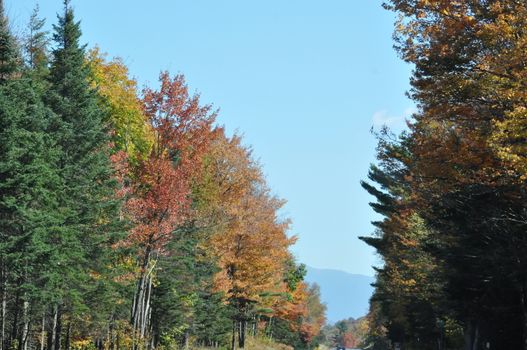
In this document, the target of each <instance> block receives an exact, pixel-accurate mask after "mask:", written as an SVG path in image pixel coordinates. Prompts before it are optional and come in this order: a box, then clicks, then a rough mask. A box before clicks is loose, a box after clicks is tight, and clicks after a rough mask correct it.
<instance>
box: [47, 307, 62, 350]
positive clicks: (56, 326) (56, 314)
mask: <svg viewBox="0 0 527 350" xmlns="http://www.w3.org/2000/svg"><path fill="white" fill-rule="evenodd" d="M60 333H61V315H60V306H59V304H55V307H54V311H53V329H52V336H51V339H52V342H51V343H52V345H51V346H52V348H51V349H49V350H60Z"/></svg>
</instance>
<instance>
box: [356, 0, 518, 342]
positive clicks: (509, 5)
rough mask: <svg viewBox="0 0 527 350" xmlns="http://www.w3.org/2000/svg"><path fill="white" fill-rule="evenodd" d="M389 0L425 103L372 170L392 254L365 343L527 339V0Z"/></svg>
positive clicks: (381, 245) (374, 240)
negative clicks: (526, 185) (526, 0)
mask: <svg viewBox="0 0 527 350" xmlns="http://www.w3.org/2000/svg"><path fill="white" fill-rule="evenodd" d="M384 6H385V7H386V9H387V10H390V11H393V13H394V14H395V15H396V17H397V18H398V20H397V23H396V26H395V34H394V38H395V47H396V50H397V52H398V53H399V55H400V57H401V58H402V59H403V60H405V61H406V62H408V63H409V64H411V65H412V67H413V73H412V76H411V80H410V83H411V90H410V91H409V92H408V95H409V97H410V98H411V99H412V100H413V101H414V102H415V104H416V106H417V112H416V113H414V115H413V116H412V118H411V119H410V120H409V121H408V123H407V129H406V131H404V132H402V133H401V134H399V135H394V134H393V133H392V132H390V131H389V130H387V129H384V130H382V131H380V132H379V133H378V138H379V143H378V149H377V158H378V161H377V163H376V164H375V165H373V166H371V169H370V171H369V176H368V177H369V179H368V180H367V181H364V182H363V183H362V185H363V187H364V189H365V190H366V191H368V192H369V193H370V194H371V195H372V196H373V197H374V199H375V200H374V202H373V203H371V207H372V208H373V209H374V210H375V211H376V212H377V213H379V214H380V219H379V220H377V221H376V222H374V223H373V224H374V226H375V228H376V230H375V232H374V234H373V235H372V236H370V237H363V238H362V239H363V240H364V241H365V242H366V243H367V244H369V245H370V246H373V247H374V248H375V249H376V251H377V252H378V254H379V255H380V256H381V257H382V259H383V262H384V264H383V266H381V267H379V268H377V279H376V283H375V293H374V296H373V298H372V299H371V302H370V312H369V315H368V322H369V331H368V335H367V337H366V339H365V345H366V346H367V347H366V346H365V348H368V349H391V348H393V347H398V348H400V349H421V350H422V349H465V350H479V349H527V234H526V233H527V192H526V187H525V184H526V179H527V147H526V146H527V142H526V141H527V89H526V84H527V56H526V52H527V3H526V2H525V1H516V0H459V1H455V0H451V1H445V0H391V1H387V2H386V4H385V5H384ZM397 343H398V345H396V344H397Z"/></svg>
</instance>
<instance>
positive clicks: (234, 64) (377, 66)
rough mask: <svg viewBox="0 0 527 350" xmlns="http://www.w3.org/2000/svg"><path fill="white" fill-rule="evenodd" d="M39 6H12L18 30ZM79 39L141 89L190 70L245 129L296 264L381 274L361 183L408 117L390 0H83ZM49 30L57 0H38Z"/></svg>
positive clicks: (225, 116) (14, 0) (18, 0)
mask: <svg viewBox="0 0 527 350" xmlns="http://www.w3.org/2000/svg"><path fill="white" fill-rule="evenodd" d="M35 3H36V2H35V0H5V7H6V11H7V13H8V15H9V16H10V18H11V20H12V26H13V28H14V30H15V32H17V33H21V32H23V31H24V28H25V24H26V23H27V18H28V17H29V14H30V13H31V10H32V8H33V7H34V5H35ZM72 3H73V6H74V8H75V11H76V16H77V18H78V19H80V20H81V21H82V29H83V33H84V36H83V38H82V40H83V42H85V43H87V44H88V45H89V46H90V47H91V46H94V45H98V46H99V47H100V48H101V49H102V50H103V51H106V52H108V53H109V54H110V55H111V56H120V57H122V58H123V59H124V61H125V62H126V63H127V64H128V65H129V67H130V71H131V73H132V74H133V75H134V76H135V77H136V78H137V80H138V81H139V82H140V83H141V84H147V83H150V84H152V85H155V84H156V81H157V76H158V74H159V71H160V70H165V69H168V70H170V71H171V72H173V73H183V74H185V76H186V77H187V81H188V83H189V86H190V88H191V90H195V91H197V92H199V93H201V96H202V101H203V102H205V103H212V104H214V105H215V106H216V107H219V108H220V109H221V113H220V117H219V123H221V124H225V126H226V127H227V130H228V131H229V132H234V131H235V130H239V132H241V133H243V134H244V135H245V137H244V139H245V142H246V143H247V144H250V145H252V146H253V148H254V154H255V156H256V157H257V158H259V159H260V161H261V163H262V164H263V167H264V170H265V173H266V174H267V178H268V182H269V184H270V186H271V187H272V189H273V190H274V192H275V193H276V194H277V195H279V196H280V197H282V198H285V199H287V201H288V204H287V206H286V207H285V209H284V211H283V214H284V215H285V216H289V217H290V218H291V219H292V220H293V227H292V230H291V233H292V234H297V235H298V236H299V241H298V243H297V244H296V245H295V247H294V249H293V250H294V252H295V254H296V256H297V257H298V259H299V260H300V261H301V262H304V263H306V264H308V265H311V266H314V267H319V268H334V269H339V270H344V271H347V272H351V273H361V274H367V275H372V274H373V270H372V269H371V265H375V264H377V265H378V264H379V261H378V259H377V258H376V257H375V255H374V253H373V250H372V249H370V248H369V247H367V246H366V245H365V244H364V243H362V242H361V241H359V240H358V239H357V237H358V236H360V235H367V234H369V233H371V232H372V230H373V229H372V226H371V224H370V221H371V220H372V219H373V218H374V217H375V216H374V213H373V212H372V210H371V209H370V208H369V206H368V202H369V201H370V200H371V199H372V198H370V197H369V196H368V195H367V193H365V191H363V190H362V188H361V187H360V185H359V181H360V180H361V179H364V178H366V174H367V171H368V167H369V164H370V163H371V162H373V161H374V155H375V144H376V142H375V138H374V137H373V136H372V135H371V134H370V129H371V127H372V126H373V127H374V128H378V127H379V126H380V125H382V124H384V123H386V124H388V125H389V126H391V127H392V128H394V129H400V128H402V127H403V125H404V122H403V120H404V118H405V117H406V116H408V115H409V114H410V113H411V111H412V108H413V104H412V102H411V101H409V100H408V99H407V98H406V97H405V96H404V93H405V91H406V90H408V88H409V87H408V79H409V75H410V71H411V67H410V66H408V65H407V64H405V63H403V62H402V61H401V60H400V59H399V58H398V57H397V55H396V53H395V52H394V50H393V48H392V45H393V43H392V31H393V22H394V16H393V15H392V14H391V13H389V12H387V11H385V10H383V9H382V7H381V3H382V1H381V0H324V1H322V0H316V1H315V0H287V1H284V0H251V1H247V0H221V1H218V0H186V1H182V0H150V1H144V0H89V1H88V0H74V1H72ZM40 8H41V15H42V16H43V17H46V18H47V20H48V26H51V24H52V23H55V22H56V13H57V12H59V11H61V9H62V1H61V0H41V1H40Z"/></svg>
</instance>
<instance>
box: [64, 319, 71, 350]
mask: <svg viewBox="0 0 527 350" xmlns="http://www.w3.org/2000/svg"><path fill="white" fill-rule="evenodd" d="M70 343H71V321H69V322H68V326H67V327H66V339H65V340H64V348H65V349H66V350H70Z"/></svg>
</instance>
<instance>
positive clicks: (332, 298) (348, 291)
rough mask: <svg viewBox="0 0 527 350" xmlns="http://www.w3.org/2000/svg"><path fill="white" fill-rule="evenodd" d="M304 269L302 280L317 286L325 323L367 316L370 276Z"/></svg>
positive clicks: (371, 280) (308, 267) (310, 267)
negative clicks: (304, 275)
mask: <svg viewBox="0 0 527 350" xmlns="http://www.w3.org/2000/svg"><path fill="white" fill-rule="evenodd" d="M306 267H307V275H306V281H307V282H309V283H316V284H318V285H319V286H320V293H321V299H322V301H323V302H324V303H325V304H326V306H327V312H326V317H327V320H328V323H335V322H337V321H340V320H343V319H348V318H350V317H352V318H354V319H357V318H360V317H362V316H365V315H366V314H367V313H368V308H369V300H370V297H371V295H372V294H373V287H372V286H371V284H372V283H373V282H374V281H375V278H374V277H372V276H366V275H361V274H353V273H349V272H345V271H341V270H337V269H324V268H316V267H312V266H306Z"/></svg>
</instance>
